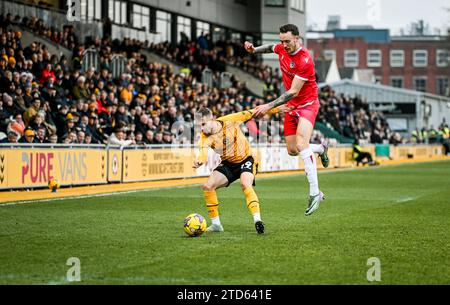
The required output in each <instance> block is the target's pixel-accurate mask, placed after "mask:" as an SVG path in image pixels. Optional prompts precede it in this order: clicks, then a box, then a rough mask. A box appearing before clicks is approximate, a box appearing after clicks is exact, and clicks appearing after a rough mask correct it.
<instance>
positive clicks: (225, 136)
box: [198, 110, 253, 163]
mask: <svg viewBox="0 0 450 305" xmlns="http://www.w3.org/2000/svg"><path fill="white" fill-rule="evenodd" d="M252 116H253V110H248V111H242V112H239V113H234V114H230V115H227V116H224V117H221V118H218V119H217V121H218V122H219V123H220V124H221V125H222V130H221V131H220V132H218V133H216V134H214V135H210V136H206V135H205V134H204V133H202V136H201V139H200V141H199V148H200V154H199V157H198V161H200V162H202V163H206V160H207V157H208V148H212V149H213V150H214V151H215V152H216V153H218V154H219V155H220V157H221V159H222V161H228V162H231V163H240V162H242V161H244V160H245V159H247V158H248V157H249V156H251V155H252V151H251V147H250V143H249V142H248V140H247V138H246V137H245V135H244V134H243V133H242V131H241V128H240V125H241V124H242V123H245V122H247V121H249V120H251V119H252Z"/></svg>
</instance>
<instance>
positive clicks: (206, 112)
mask: <svg viewBox="0 0 450 305" xmlns="http://www.w3.org/2000/svg"><path fill="white" fill-rule="evenodd" d="M199 113H200V114H201V116H202V118H204V117H210V116H212V115H213V113H212V111H211V110H210V109H208V108H202V109H200V110H199Z"/></svg>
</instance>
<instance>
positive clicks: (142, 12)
mask: <svg viewBox="0 0 450 305" xmlns="http://www.w3.org/2000/svg"><path fill="white" fill-rule="evenodd" d="M133 27H135V28H145V29H146V31H147V32H149V30H150V8H149V7H147V6H142V5H138V4H133Z"/></svg>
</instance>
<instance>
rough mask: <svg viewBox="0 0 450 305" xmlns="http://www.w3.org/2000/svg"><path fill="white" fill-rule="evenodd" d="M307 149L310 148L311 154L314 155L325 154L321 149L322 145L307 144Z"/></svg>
mask: <svg viewBox="0 0 450 305" xmlns="http://www.w3.org/2000/svg"><path fill="white" fill-rule="evenodd" d="M309 148H311V150H312V152H313V153H316V154H319V155H320V154H323V153H324V152H325V149H324V148H323V145H322V144H309Z"/></svg>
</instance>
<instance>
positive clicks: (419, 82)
mask: <svg viewBox="0 0 450 305" xmlns="http://www.w3.org/2000/svg"><path fill="white" fill-rule="evenodd" d="M413 82H414V90H416V91H420V92H425V91H427V77H426V76H418V77H414V78H413Z"/></svg>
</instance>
